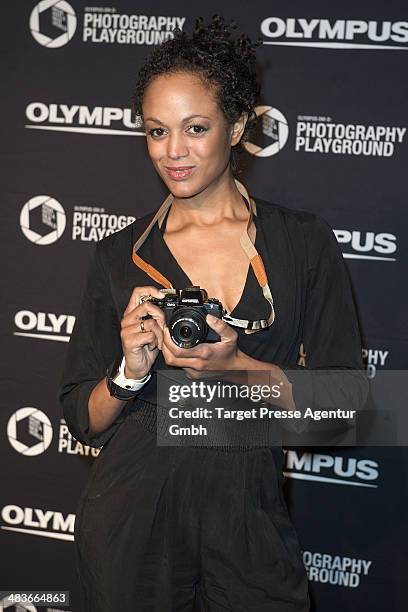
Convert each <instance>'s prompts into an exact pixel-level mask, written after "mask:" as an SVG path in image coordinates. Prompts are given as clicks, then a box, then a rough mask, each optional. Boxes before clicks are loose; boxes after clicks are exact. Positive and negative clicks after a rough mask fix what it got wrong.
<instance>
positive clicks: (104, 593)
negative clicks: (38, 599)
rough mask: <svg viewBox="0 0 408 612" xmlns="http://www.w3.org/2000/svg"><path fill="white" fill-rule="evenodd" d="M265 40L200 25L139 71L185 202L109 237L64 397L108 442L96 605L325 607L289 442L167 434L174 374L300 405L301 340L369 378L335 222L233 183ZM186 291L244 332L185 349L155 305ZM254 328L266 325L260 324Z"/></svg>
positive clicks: (329, 363) (170, 202) (150, 118)
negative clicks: (195, 290) (304, 531)
mask: <svg viewBox="0 0 408 612" xmlns="http://www.w3.org/2000/svg"><path fill="white" fill-rule="evenodd" d="M254 48H255V45H253V44H252V43H251V42H250V41H249V39H248V38H247V37H245V36H241V37H239V38H238V39H234V38H233V36H232V35H231V31H230V28H228V27H227V26H226V25H225V24H224V22H223V20H222V19H221V18H219V17H215V18H213V20H212V22H211V23H210V24H209V25H208V26H205V25H204V24H203V23H202V21H201V20H198V22H197V23H196V27H195V30H194V32H193V33H192V34H191V35H190V36H188V35H187V34H185V33H181V32H177V33H176V35H175V38H174V40H170V41H167V42H165V43H164V44H163V45H161V46H160V47H158V48H157V49H156V50H155V51H154V52H153V53H152V55H151V57H150V58H149V59H148V60H147V61H146V63H145V65H144V66H143V67H142V69H141V71H140V73H139V79H138V84H137V89H136V96H135V109H136V112H137V113H139V114H140V115H141V116H142V117H143V122H144V126H145V129H146V137H147V147H148V153H149V156H150V158H151V160H152V163H153V165H154V167H155V168H156V170H157V172H158V174H159V176H160V177H161V179H162V180H163V182H164V183H165V185H166V187H167V188H168V190H169V192H170V196H169V198H168V199H167V200H166V202H165V205H164V207H163V208H161V209H160V215H156V216H153V214H149V215H147V216H145V217H143V218H142V219H138V220H136V221H135V222H134V223H132V224H131V225H130V226H128V227H126V228H124V229H123V230H121V231H120V232H117V233H116V234H113V235H111V236H109V237H107V238H105V239H103V240H102V241H101V242H99V243H98V244H97V245H96V251H95V254H94V257H93V260H92V264H91V266H90V270H89V274H88V280H87V285H86V289H85V292H84V294H83V298H82V304H81V309H80V313H79V316H78V318H77V321H76V324H75V328H74V330H73V334H72V337H71V341H70V344H69V349H68V355H67V361H66V364H65V369H64V372H63V376H62V381H61V388H60V401H61V404H62V406H63V410H64V416H65V419H66V422H67V424H68V427H69V429H70V431H71V433H72V434H73V435H74V436H75V437H76V438H77V439H78V440H80V441H82V442H83V443H85V444H90V445H92V446H101V445H103V448H102V450H101V452H100V454H99V456H98V457H97V459H96V460H95V462H94V465H93V467H92V470H91V474H90V478H89V481H88V484H87V486H86V488H85V490H84V491H83V493H82V496H81V499H80V502H79V506H78V511H77V518H76V526H75V540H76V546H77V551H78V563H79V575H80V585H81V597H82V605H83V610H86V611H89V612H114V611H116V610H121V612H130V611H131V610H132V611H135V610H137V611H138V612H171V611H174V612H184V611H186V612H187V611H189V612H190V611H191V610H192V607H193V601H194V597H195V593H196V592H197V594H198V596H199V600H200V601H201V605H202V606H203V608H202V609H203V610H208V611H211V612H218V611H221V610H231V611H233V612H241V611H242V612H263V611H265V612H266V611H268V612H269V611H271V612H272V611H276V612H278V611H279V612H306V611H307V610H308V609H309V598H308V588H307V577H306V572H305V568H304V566H303V563H302V558H301V550H300V546H299V542H298V539H297V536H296V533H295V531H294V528H293V525H292V523H291V521H290V519H289V516H288V511H287V506H286V503H285V500H284V497H283V490H282V484H283V474H282V449H281V448H279V447H277V446H267V445H265V446H263V447H262V446H261V447H259V446H258V447H256V446H253V445H252V446H251V445H245V444H243V445H242V446H230V445H228V444H226V445H225V446H219V445H218V446H214V447H211V446H201V447H191V446H190V447H189V446H185V447H171V446H160V445H158V444H157V442H156V401H157V400H156V391H157V389H156V387H157V371H158V370H163V369H168V370H169V369H174V368H177V369H179V370H180V371H183V372H184V373H185V374H186V375H187V376H188V378H190V379H194V378H206V377H210V376H211V372H212V371H214V370H216V371H218V372H219V371H229V372H232V371H237V370H239V371H245V370H252V371H258V370H259V371H261V370H268V372H269V373H270V376H271V378H272V379H273V380H275V381H279V382H281V383H283V384H282V395H281V398H280V403H281V405H282V406H286V407H296V404H297V401H300V395H299V396H298V397H297V392H295V388H294V387H293V388H292V385H291V383H290V381H289V379H288V378H287V376H286V374H285V372H284V371H283V368H285V369H286V373H288V370H290V369H294V370H296V368H298V367H300V366H297V358H298V352H299V347H300V344H301V342H302V341H303V343H304V346H305V349H306V355H307V366H308V369H309V371H312V370H313V368H333V367H339V368H344V369H349V370H350V371H355V372H357V371H358V370H359V369H361V368H362V363H361V344H360V337H359V331H358V326H357V321H356V315H355V310H354V305H353V301H352V297H351V291H350V285H349V280H348V276H347V273H346V269H345V266H344V262H343V259H342V256H341V253H340V251H339V248H338V246H337V242H336V240H335V238H334V236H333V233H332V231H331V229H330V227H329V226H328V224H327V223H326V222H325V221H324V220H323V219H322V218H320V217H318V216H316V215H314V214H311V213H306V212H299V211H293V210H290V209H287V208H285V207H281V206H276V205H274V204H270V203H267V202H262V201H261V200H259V199H255V200H252V201H251V200H250V199H249V196H248V194H247V192H246V190H245V188H244V187H243V186H242V185H241V184H240V183H238V182H236V181H235V180H234V176H233V166H234V164H235V151H236V149H235V148H236V147H238V146H239V144H240V143H241V142H242V141H243V139H245V138H246V136H247V133H248V129H249V128H250V125H251V123H252V119H253V117H254V105H255V103H256V98H257V95H258V93H259V86H258V84H257V80H256V76H255V65H254V62H255V54H254ZM157 217H158V218H157ZM247 230H248V232H249V234H250V235H249V238H248V236H247ZM242 237H247V238H248V240H249V242H248V241H246V240H244V241H243V242H242V243H241V238H242ZM241 244H242V245H243V246H241ZM146 264H148V265H146ZM263 266H264V267H263ZM170 285H171V286H172V287H174V288H179V289H183V288H185V287H187V286H191V285H197V286H200V287H202V288H204V289H205V290H206V291H207V293H208V295H209V296H210V297H216V298H217V299H218V300H220V302H221V303H222V305H223V306H224V308H225V310H226V312H227V313H228V315H229V319H228V315H227V316H226V317H225V318H226V319H227V320H229V321H231V324H229V323H228V322H226V321H225V320H221V319H219V318H216V317H211V316H210V315H209V316H208V317H207V324H208V326H209V328H211V329H212V330H213V331H214V332H216V333H217V334H218V335H219V336H220V341H219V342H214V343H209V342H201V343H199V344H197V346H195V347H193V348H180V347H179V346H177V345H176V344H175V342H173V340H172V338H171V337H170V333H169V329H168V327H167V326H166V323H165V317H164V313H163V310H162V308H160V307H159V306H158V305H157V304H155V303H153V302H152V301H151V300H145V301H141V296H142V295H146V294H149V295H151V296H153V297H155V298H160V297H163V293H162V292H160V290H159V289H160V288H163V287H166V286H167V287H168V286H170ZM261 288H262V290H261ZM272 296H273V297H272ZM275 314H276V316H275ZM146 317H147V318H146ZM237 319H240V320H241V321H247V323H248V324H247V326H246V327H247V329H245V327H239V326H237V325H233V324H232V323H234V321H235V323H236V320H237ZM253 320H257V321H263V324H262V325H261V324H260V325H259V327H261V329H259V330H258V331H257V330H256V329H252V330H251V326H252V327H253V326H254V324H252V323H251V321H253ZM262 327H263V328H262ZM251 331H252V332H254V333H251ZM106 371H108V374H107V377H106V379H105V373H106Z"/></svg>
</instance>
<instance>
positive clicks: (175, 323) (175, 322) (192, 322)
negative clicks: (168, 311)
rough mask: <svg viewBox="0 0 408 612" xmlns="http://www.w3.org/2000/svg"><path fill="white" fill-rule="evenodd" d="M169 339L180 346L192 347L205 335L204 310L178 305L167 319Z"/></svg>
mask: <svg viewBox="0 0 408 612" xmlns="http://www.w3.org/2000/svg"><path fill="white" fill-rule="evenodd" d="M169 330H170V336H171V339H172V340H173V342H174V343H175V344H177V346H179V347H181V348H192V347H193V346H196V344H198V343H199V342H202V341H203V340H204V338H205V337H206V336H207V331H208V326H207V323H206V321H205V312H201V310H199V309H198V308H190V307H188V306H187V307H186V306H180V307H179V308H176V309H175V310H174V311H173V314H172V316H171V318H170V321H169Z"/></svg>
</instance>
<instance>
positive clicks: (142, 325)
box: [140, 319, 146, 332]
mask: <svg viewBox="0 0 408 612" xmlns="http://www.w3.org/2000/svg"><path fill="white" fill-rule="evenodd" d="M140 330H141V331H142V332H145V331H146V330H145V327H144V321H143V319H142V320H141V321H140Z"/></svg>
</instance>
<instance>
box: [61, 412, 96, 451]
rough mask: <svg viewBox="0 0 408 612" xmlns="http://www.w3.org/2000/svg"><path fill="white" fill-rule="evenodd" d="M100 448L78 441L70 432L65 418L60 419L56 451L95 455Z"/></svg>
mask: <svg viewBox="0 0 408 612" xmlns="http://www.w3.org/2000/svg"><path fill="white" fill-rule="evenodd" d="M100 450H101V449H100V448H96V447H94V446H88V445H87V444H82V443H81V442H78V440H76V439H75V438H74V437H73V436H72V434H71V433H70V431H69V429H68V427H67V424H66V422H65V419H61V420H60V428H59V440H58V452H59V453H65V454H67V455H82V456H83V457H97V456H98V455H99V453H100Z"/></svg>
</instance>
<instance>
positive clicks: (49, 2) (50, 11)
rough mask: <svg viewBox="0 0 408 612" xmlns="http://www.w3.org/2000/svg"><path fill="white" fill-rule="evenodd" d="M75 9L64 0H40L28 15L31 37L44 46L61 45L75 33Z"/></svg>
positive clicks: (52, 47)
mask: <svg viewBox="0 0 408 612" xmlns="http://www.w3.org/2000/svg"><path fill="white" fill-rule="evenodd" d="M76 25H77V18H76V15H75V11H74V9H73V8H72V6H71V5H70V4H68V2H65V0H41V2H39V3H38V4H37V6H35V7H34V8H33V10H32V11H31V15H30V30H31V34H32V35H33V38H34V39H35V40H36V41H37V42H38V43H39V44H40V45H43V46H44V47H48V48H49V49H56V48H57V47H63V46H64V45H66V44H67V42H68V41H70V40H71V38H72V37H73V35H74V34H75V30H76Z"/></svg>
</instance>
